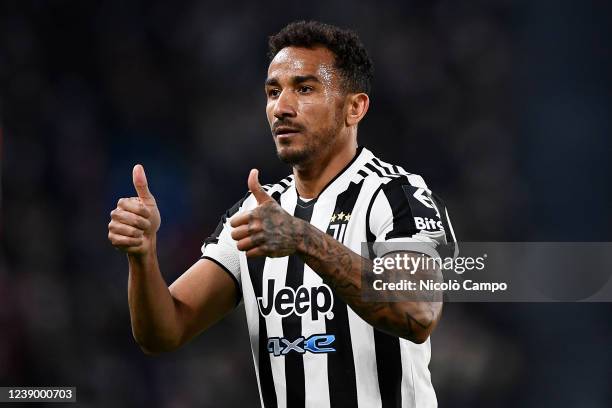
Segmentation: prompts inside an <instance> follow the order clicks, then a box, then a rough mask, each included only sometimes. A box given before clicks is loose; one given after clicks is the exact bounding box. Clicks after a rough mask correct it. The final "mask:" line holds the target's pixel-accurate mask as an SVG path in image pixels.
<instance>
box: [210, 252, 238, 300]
mask: <svg viewBox="0 0 612 408" xmlns="http://www.w3.org/2000/svg"><path fill="white" fill-rule="evenodd" d="M200 259H208V260H209V261H212V262H214V263H216V264H217V265H219V266H220V267H221V269H223V270H224V271H225V272H226V273H227V274H228V275H229V276H230V278H232V281H234V285H236V291H237V293H238V296H237V297H236V306H238V305H239V304H240V301H241V300H242V289H240V283H238V279H236V277H235V276H234V274H233V273H231V272H230V270H229V269H227V268H226V267H225V265H223V264H222V263H221V262H219V261H217V260H216V259H215V258H212V257H210V256H208V255H202V256H201V257H200Z"/></svg>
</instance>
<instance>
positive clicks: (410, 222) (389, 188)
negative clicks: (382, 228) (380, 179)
mask: <svg viewBox="0 0 612 408" xmlns="http://www.w3.org/2000/svg"><path fill="white" fill-rule="evenodd" d="M406 184H409V182H408V180H407V177H399V178H396V179H393V180H391V181H390V182H388V183H387V184H385V185H384V186H383V192H384V193H385V196H386V197H387V200H388V201H389V205H390V206H391V211H392V212H393V229H392V230H391V231H389V232H388V233H387V236H386V237H385V240H387V239H391V238H398V237H401V238H403V237H411V236H413V235H414V234H416V233H417V232H419V230H418V229H417V227H416V225H415V223H414V218H413V216H412V210H411V209H410V205H409V204H408V201H407V199H406V194H405V193H404V190H403V188H402V185H406Z"/></svg>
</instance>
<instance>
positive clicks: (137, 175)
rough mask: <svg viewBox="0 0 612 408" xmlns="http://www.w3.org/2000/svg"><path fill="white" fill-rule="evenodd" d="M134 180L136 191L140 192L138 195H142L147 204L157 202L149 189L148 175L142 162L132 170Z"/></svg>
mask: <svg viewBox="0 0 612 408" xmlns="http://www.w3.org/2000/svg"><path fill="white" fill-rule="evenodd" d="M132 182H133V183H134V188H135V189H136V193H138V197H140V198H141V199H142V200H143V202H144V203H145V204H147V205H150V204H152V203H154V202H155V198H153V194H151V192H150V191H149V184H148V183H147V176H146V174H145V171H144V167H142V165H141V164H137V165H135V166H134V169H133V170H132Z"/></svg>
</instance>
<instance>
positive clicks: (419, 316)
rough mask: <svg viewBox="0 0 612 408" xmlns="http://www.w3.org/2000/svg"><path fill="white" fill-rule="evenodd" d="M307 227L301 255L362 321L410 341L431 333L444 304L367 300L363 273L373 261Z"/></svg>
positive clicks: (300, 249) (302, 241)
mask: <svg viewBox="0 0 612 408" xmlns="http://www.w3.org/2000/svg"><path fill="white" fill-rule="evenodd" d="M303 224H304V226H303V228H302V233H301V236H302V239H301V242H300V243H299V247H298V253H299V254H300V256H301V257H302V258H303V259H304V262H305V263H306V264H308V266H310V267H311V268H312V269H313V270H314V271H315V272H317V273H318V274H319V275H320V276H321V277H322V278H323V280H324V282H325V283H326V284H327V285H329V286H330V287H331V288H332V289H333V290H334V292H335V293H336V294H338V295H339V296H340V297H341V298H342V299H343V300H344V301H345V303H347V304H348V305H349V306H351V308H352V309H353V310H354V311H355V312H356V313H357V314H358V315H359V316H361V318H363V319H364V320H365V321H367V322H368V323H370V324H372V325H373V326H375V327H376V328H378V329H380V330H383V331H385V332H388V333H391V334H393V335H397V336H400V337H403V338H406V339H413V338H415V337H418V335H419V334H422V333H423V332H424V331H425V332H427V333H429V331H430V330H431V329H432V325H435V323H436V321H437V318H438V316H439V314H440V312H441V309H442V303H441V302H433V301H420V302H416V301H415V302H411V301H401V302H392V301H384V302H365V301H363V300H362V292H361V272H362V268H364V267H365V268H369V270H370V271H371V270H372V262H371V261H370V260H368V259H365V258H363V257H361V256H360V255H359V254H357V253H355V252H353V251H351V250H350V249H349V248H347V247H345V246H344V245H342V244H341V243H340V242H338V241H336V240H335V239H334V238H332V237H331V236H329V235H328V234H325V233H322V232H321V231H319V230H318V229H316V228H315V227H313V226H312V225H310V224H309V223H306V222H303ZM298 229H299V228H298ZM364 262H365V264H364Z"/></svg>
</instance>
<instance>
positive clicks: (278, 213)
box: [230, 169, 304, 258]
mask: <svg viewBox="0 0 612 408" xmlns="http://www.w3.org/2000/svg"><path fill="white" fill-rule="evenodd" d="M258 176H259V171H258V170H256V169H253V170H251V173H250V174H249V180H248V185H249V190H250V191H251V193H253V195H254V196H255V199H256V200H257V204H258V206H257V207H256V208H255V209H253V210H252V211H249V212H247V213H243V214H239V215H237V216H235V217H234V218H232V220H231V221H230V225H231V226H232V227H233V228H234V230H233V231H232V238H233V239H234V240H236V241H237V247H238V249H239V250H240V251H246V255H247V256H248V257H253V256H267V257H271V258H277V257H282V256H287V255H291V254H293V253H294V252H295V251H296V249H297V246H298V243H299V242H300V237H301V236H302V232H303V230H304V226H303V223H304V221H302V220H300V219H298V218H295V217H293V216H291V215H290V214H289V213H287V212H286V211H285V210H283V209H282V207H281V206H280V205H279V204H278V203H277V202H276V201H274V199H273V198H272V197H270V196H269V195H268V194H267V193H266V192H265V191H264V189H263V188H262V187H261V185H260V184H259V178H258Z"/></svg>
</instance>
